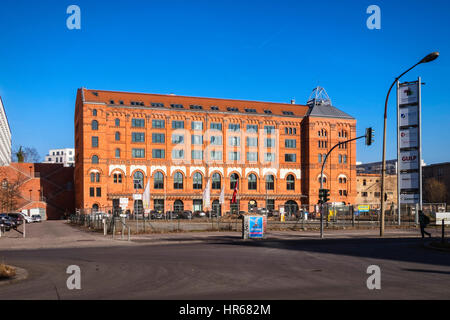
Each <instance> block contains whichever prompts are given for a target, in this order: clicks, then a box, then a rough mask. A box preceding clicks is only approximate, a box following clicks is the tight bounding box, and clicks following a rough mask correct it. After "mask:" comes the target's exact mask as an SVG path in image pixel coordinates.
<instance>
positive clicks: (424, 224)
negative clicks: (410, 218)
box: [419, 210, 431, 238]
mask: <svg viewBox="0 0 450 320" xmlns="http://www.w3.org/2000/svg"><path fill="white" fill-rule="evenodd" d="M429 223H430V218H428V217H427V216H426V215H424V214H423V212H422V210H419V224H420V232H421V233H422V238H424V237H425V234H427V235H428V236H429V237H430V238H431V233H429V232H426V231H425V228H426V227H427V226H428V224H429Z"/></svg>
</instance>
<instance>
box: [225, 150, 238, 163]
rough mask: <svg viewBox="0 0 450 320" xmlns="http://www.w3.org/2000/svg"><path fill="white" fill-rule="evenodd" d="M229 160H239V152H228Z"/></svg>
mask: <svg viewBox="0 0 450 320" xmlns="http://www.w3.org/2000/svg"><path fill="white" fill-rule="evenodd" d="M228 158H229V160H233V161H239V160H240V158H241V154H240V153H239V152H237V151H231V152H229V153H228Z"/></svg>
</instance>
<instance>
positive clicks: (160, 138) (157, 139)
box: [152, 133, 166, 143]
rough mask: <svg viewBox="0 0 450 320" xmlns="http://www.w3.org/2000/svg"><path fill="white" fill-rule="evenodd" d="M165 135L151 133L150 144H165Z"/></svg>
mask: <svg viewBox="0 0 450 320" xmlns="http://www.w3.org/2000/svg"><path fill="white" fill-rule="evenodd" d="M165 141H166V139H165V135H164V133H152V142H153V143H165Z"/></svg>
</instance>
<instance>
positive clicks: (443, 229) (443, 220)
mask: <svg viewBox="0 0 450 320" xmlns="http://www.w3.org/2000/svg"><path fill="white" fill-rule="evenodd" d="M442 243H445V219H442Z"/></svg>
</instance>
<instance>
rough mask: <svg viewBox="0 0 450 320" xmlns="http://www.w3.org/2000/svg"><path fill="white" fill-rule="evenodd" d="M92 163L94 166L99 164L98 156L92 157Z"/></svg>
mask: <svg viewBox="0 0 450 320" xmlns="http://www.w3.org/2000/svg"><path fill="white" fill-rule="evenodd" d="M91 162H92V164H98V156H92V158H91Z"/></svg>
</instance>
